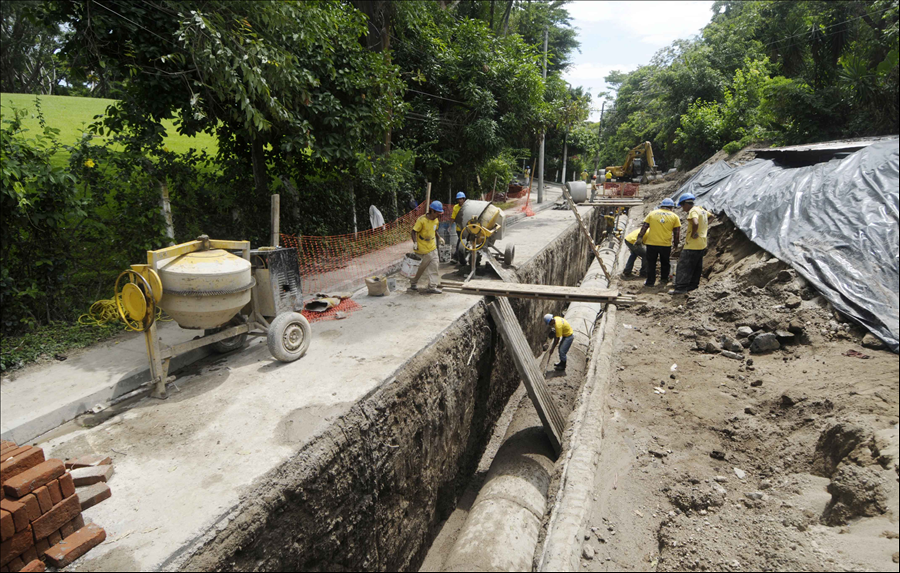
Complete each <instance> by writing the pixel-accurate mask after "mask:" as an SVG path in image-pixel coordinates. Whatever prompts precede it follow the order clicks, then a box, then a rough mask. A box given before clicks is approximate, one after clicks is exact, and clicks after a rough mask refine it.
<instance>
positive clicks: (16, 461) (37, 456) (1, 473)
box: [0, 446, 44, 497]
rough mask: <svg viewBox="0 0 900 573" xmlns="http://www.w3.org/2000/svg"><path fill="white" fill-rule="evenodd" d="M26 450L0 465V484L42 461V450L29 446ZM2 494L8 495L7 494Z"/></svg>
mask: <svg viewBox="0 0 900 573" xmlns="http://www.w3.org/2000/svg"><path fill="white" fill-rule="evenodd" d="M26 448H27V449H25V450H24V451H22V452H21V453H19V454H17V455H15V456H13V457H12V459H5V460H3V462H2V463H0V483H5V482H6V480H8V479H12V478H14V477H15V476H17V475H19V474H20V473H22V472H24V471H28V470H30V469H31V468H33V467H34V466H36V465H38V464H40V463H42V462H43V461H44V450H42V449H41V448H32V447H30V446H26ZM16 451H18V450H16ZM4 493H6V495H9V494H8V492H4ZM10 497H11V496H10Z"/></svg>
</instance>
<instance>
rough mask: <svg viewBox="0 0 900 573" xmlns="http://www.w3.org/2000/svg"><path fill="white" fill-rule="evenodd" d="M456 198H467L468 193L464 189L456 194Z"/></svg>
mask: <svg viewBox="0 0 900 573" xmlns="http://www.w3.org/2000/svg"><path fill="white" fill-rule="evenodd" d="M456 198H457V199H465V198H466V194H465V193H463V192H462V191H460V192H459V193H457V194H456Z"/></svg>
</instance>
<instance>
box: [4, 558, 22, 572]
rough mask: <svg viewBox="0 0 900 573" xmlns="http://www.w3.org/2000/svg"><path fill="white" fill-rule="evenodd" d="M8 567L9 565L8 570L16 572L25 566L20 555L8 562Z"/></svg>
mask: <svg viewBox="0 0 900 573" xmlns="http://www.w3.org/2000/svg"><path fill="white" fill-rule="evenodd" d="M8 567H9V570H10V571H13V572H15V573H18V572H19V571H21V570H22V568H23V567H25V562H24V561H22V558H21V557H16V558H15V559H13V560H12V561H10V562H9V565H8Z"/></svg>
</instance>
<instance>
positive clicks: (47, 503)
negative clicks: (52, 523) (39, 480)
mask: <svg viewBox="0 0 900 573" xmlns="http://www.w3.org/2000/svg"><path fill="white" fill-rule="evenodd" d="M31 495H34V497H36V498H37V500H38V504H39V505H40V507H41V513H47V512H48V511H50V510H51V509H52V508H53V502H52V501H51V500H50V490H49V489H47V486H41V487H39V488H37V489H36V490H34V492H33V493H32V494H31Z"/></svg>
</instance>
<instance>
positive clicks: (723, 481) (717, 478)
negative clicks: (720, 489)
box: [713, 476, 728, 483]
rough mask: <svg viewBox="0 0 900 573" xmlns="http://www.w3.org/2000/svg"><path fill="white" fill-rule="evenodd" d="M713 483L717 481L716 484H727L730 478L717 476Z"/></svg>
mask: <svg viewBox="0 0 900 573" xmlns="http://www.w3.org/2000/svg"><path fill="white" fill-rule="evenodd" d="M713 481H715V482H716V483H727V482H728V478H727V477H725V476H716V477H714V478H713Z"/></svg>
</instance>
